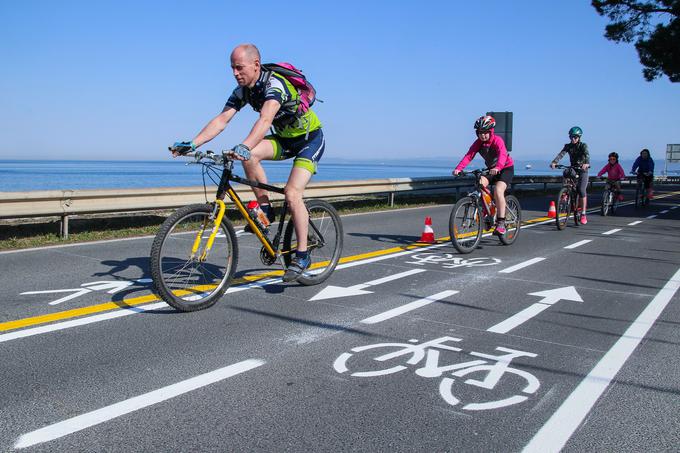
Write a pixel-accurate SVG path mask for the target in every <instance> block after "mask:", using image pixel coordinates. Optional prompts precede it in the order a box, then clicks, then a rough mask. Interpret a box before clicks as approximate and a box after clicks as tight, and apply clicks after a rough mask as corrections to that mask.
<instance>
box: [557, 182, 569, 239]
mask: <svg viewBox="0 0 680 453" xmlns="http://www.w3.org/2000/svg"><path fill="white" fill-rule="evenodd" d="M570 213H571V197H570V195H569V189H567V188H566V187H563V188H562V190H560V193H559V194H558V195H557V213H556V215H555V224H556V225H557V229H558V230H563V229H564V228H565V227H566V226H567V220H568V219H569V214H570Z"/></svg>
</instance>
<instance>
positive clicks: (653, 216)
mask: <svg viewBox="0 0 680 453" xmlns="http://www.w3.org/2000/svg"><path fill="white" fill-rule="evenodd" d="M645 218H646V219H656V214H654V215H650V216H648V217H645Z"/></svg>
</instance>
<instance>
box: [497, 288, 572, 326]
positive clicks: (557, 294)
mask: <svg viewBox="0 0 680 453" xmlns="http://www.w3.org/2000/svg"><path fill="white" fill-rule="evenodd" d="M529 295H530V296H538V297H542V298H543V300H541V301H540V302H537V303H535V304H533V305H530V306H528V307H527V308H525V309H524V310H522V311H520V312H519V313H517V314H515V315H512V316H511V317H509V318H508V319H506V320H505V321H503V322H500V323H498V324H496V325H495V326H492V327H489V328H488V329H486V330H487V332H495V333H508V332H510V331H511V330H512V329H514V328H515V327H517V326H519V325H520V324H523V323H524V322H525V321H528V320H529V319H531V318H533V317H534V316H536V315H537V314H539V313H540V312H542V311H543V310H545V309H546V308H550V306H551V305H553V304H555V303H556V302H558V301H560V300H569V301H572V302H583V299H581V296H580V295H579V293H578V292H576V288H574V287H573V286H565V287H564V288H556V289H549V290H547V291H539V292H537V293H529Z"/></svg>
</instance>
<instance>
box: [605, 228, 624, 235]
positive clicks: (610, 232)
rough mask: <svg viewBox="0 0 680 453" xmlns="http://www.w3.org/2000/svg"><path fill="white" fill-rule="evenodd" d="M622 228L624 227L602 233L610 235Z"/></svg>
mask: <svg viewBox="0 0 680 453" xmlns="http://www.w3.org/2000/svg"><path fill="white" fill-rule="evenodd" d="M621 229H622V228H614V229H613V230H609V231H605V232H604V233H602V234H604V235H610V234H614V233H618V232H619V231H621Z"/></svg>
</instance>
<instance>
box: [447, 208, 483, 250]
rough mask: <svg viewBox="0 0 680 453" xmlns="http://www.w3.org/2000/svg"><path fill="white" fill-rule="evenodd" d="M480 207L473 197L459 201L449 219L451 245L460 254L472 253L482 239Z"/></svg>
mask: <svg viewBox="0 0 680 453" xmlns="http://www.w3.org/2000/svg"><path fill="white" fill-rule="evenodd" d="M479 211H480V210H479V206H478V205H477V203H476V202H475V201H474V200H473V199H472V198H471V197H463V198H461V199H460V200H458V201H457V202H456V204H455V206H454V207H453V210H452V211H451V216H450V217H449V235H450V236H451V243H453V246H454V247H455V248H456V250H458V252H459V253H470V252H472V251H473V250H474V249H475V247H477V244H479V240H480V239H481V238H482V218H481V213H480V212H479Z"/></svg>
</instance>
